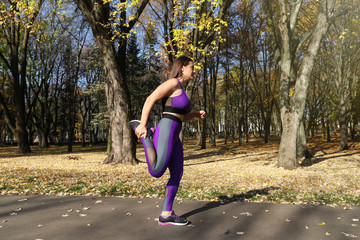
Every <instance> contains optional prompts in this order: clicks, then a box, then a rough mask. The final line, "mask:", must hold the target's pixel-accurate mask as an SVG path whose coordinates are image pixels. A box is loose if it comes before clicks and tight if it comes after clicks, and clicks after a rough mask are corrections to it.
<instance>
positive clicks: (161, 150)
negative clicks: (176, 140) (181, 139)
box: [152, 118, 173, 172]
mask: <svg viewBox="0 0 360 240" xmlns="http://www.w3.org/2000/svg"><path fill="white" fill-rule="evenodd" d="M172 123H173V120H171V119H168V118H162V119H161V120H160V123H159V131H160V133H159V138H158V144H157V150H156V153H157V159H156V163H155V164H154V165H153V166H152V170H153V171H154V172H159V171H161V169H163V167H164V165H165V163H166V156H167V153H168V148H169V147H168V145H169V138H170V131H171V126H172Z"/></svg>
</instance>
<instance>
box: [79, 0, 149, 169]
mask: <svg viewBox="0 0 360 240" xmlns="http://www.w3.org/2000/svg"><path fill="white" fill-rule="evenodd" d="M74 1H75V3H76V4H77V6H78V8H79V9H80V10H81V12H82V14H83V16H84V18H85V19H86V21H87V22H88V23H89V25H90V26H91V29H92V33H93V35H94V37H95V39H96V41H97V44H98V46H99V48H100V51H101V53H102V57H103V61H104V73H105V75H106V79H105V94H106V98H107V107H108V111H109V117H110V129H111V139H110V140H111V152H110V154H109V156H108V157H107V158H106V159H105V161H104V162H105V163H111V162H113V163H124V164H135V163H136V159H135V150H136V148H135V145H134V143H133V141H132V140H131V139H132V133H131V129H130V128H129V127H128V122H129V121H130V120H131V104H130V96H129V89H128V86H127V83H126V45H127V37H128V34H129V33H130V30H131V29H132V28H133V27H134V25H135V23H136V21H137V20H138V18H139V17H140V15H141V13H142V12H143V10H144V8H145V7H146V5H147V4H148V2H149V0H143V1H142V2H141V3H140V4H139V5H138V6H137V9H136V10H135V14H134V15H132V17H131V18H130V19H131V20H128V19H127V16H126V14H127V8H128V7H131V6H132V5H134V3H133V2H132V3H130V6H127V2H126V1H125V0H121V1H120V2H119V3H117V4H114V6H111V3H112V1H102V0H74ZM112 9H114V11H112ZM117 18H118V19H120V22H117V21H115V20H116V19H117ZM116 45H117V46H118V48H117V49H116Z"/></svg>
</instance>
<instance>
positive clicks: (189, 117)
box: [184, 110, 206, 122]
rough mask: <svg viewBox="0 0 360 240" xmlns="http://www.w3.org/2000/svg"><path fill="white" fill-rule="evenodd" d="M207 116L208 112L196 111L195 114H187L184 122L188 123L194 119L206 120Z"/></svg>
mask: <svg viewBox="0 0 360 240" xmlns="http://www.w3.org/2000/svg"><path fill="white" fill-rule="evenodd" d="M205 115H206V112H205V111H203V110H200V111H194V112H189V113H187V114H185V116H184V122H188V121H190V120H192V119H193V118H194V117H197V118H202V119H204V118H205Z"/></svg>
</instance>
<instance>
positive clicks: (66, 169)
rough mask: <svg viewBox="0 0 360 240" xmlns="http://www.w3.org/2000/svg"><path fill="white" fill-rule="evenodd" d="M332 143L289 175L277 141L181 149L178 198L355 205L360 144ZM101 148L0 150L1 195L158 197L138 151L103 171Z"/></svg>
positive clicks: (159, 183)
mask: <svg viewBox="0 0 360 240" xmlns="http://www.w3.org/2000/svg"><path fill="white" fill-rule="evenodd" d="M338 146H339V144H338V141H336V140H334V141H333V142H330V143H327V142H324V141H323V140H322V139H313V140H311V142H310V143H309V147H310V149H311V151H312V152H313V153H314V154H315V156H314V159H313V160H314V162H315V163H314V164H313V165H311V166H307V167H300V168H298V169H296V170H293V171H288V170H284V169H282V168H277V167H275V165H276V162H277V151H278V141H272V142H271V143H269V144H266V145H265V144H263V142H262V141H261V140H257V139H252V140H251V141H250V142H249V143H245V144H244V145H243V146H238V145H237V144H236V143H228V144H227V145H225V144H224V142H223V140H219V141H218V142H217V147H215V148H211V147H210V146H208V148H207V149H203V150H201V149H200V148H199V147H198V146H196V144H195V141H194V140H186V141H185V143H184V154H185V163H184V165H185V167H184V176H183V179H182V181H181V188H180V189H179V192H178V195H177V197H178V198H186V199H194V200H220V201H233V200H242V201H264V202H277V203H284V202H286V203H299V204H301V203H315V204H338V205H345V204H352V205H360V182H359V179H360V171H359V167H360V155H359V153H360V143H358V142H351V143H350V149H349V150H347V151H342V152H339V151H337V149H338ZM105 157H106V154H105V147H104V146H95V147H94V146H93V147H87V148H85V149H81V148H80V147H77V146H76V147H74V153H71V154H68V153H66V148H65V147H52V148H50V149H47V150H41V149H39V148H36V147H33V153H31V154H28V155H26V156H23V155H20V154H17V153H16V148H14V147H1V148H0V176H1V177H0V193H1V194H52V195H54V194H57V195H105V196H109V195H123V196H126V197H160V196H161V195H162V194H163V192H164V190H163V189H164V185H165V184H166V181H167V178H168V172H166V173H165V176H163V177H162V178H160V179H155V178H152V177H151V176H150V175H149V173H148V172H147V166H146V163H145V157H144V152H143V150H142V149H141V146H140V145H139V148H138V158H139V160H140V161H141V162H140V163H139V164H138V165H136V166H129V165H104V164H102V161H103V160H104V159H105Z"/></svg>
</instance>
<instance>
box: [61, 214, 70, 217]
mask: <svg viewBox="0 0 360 240" xmlns="http://www.w3.org/2000/svg"><path fill="white" fill-rule="evenodd" d="M69 216H70V215H69V214H63V215H62V217H69Z"/></svg>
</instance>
